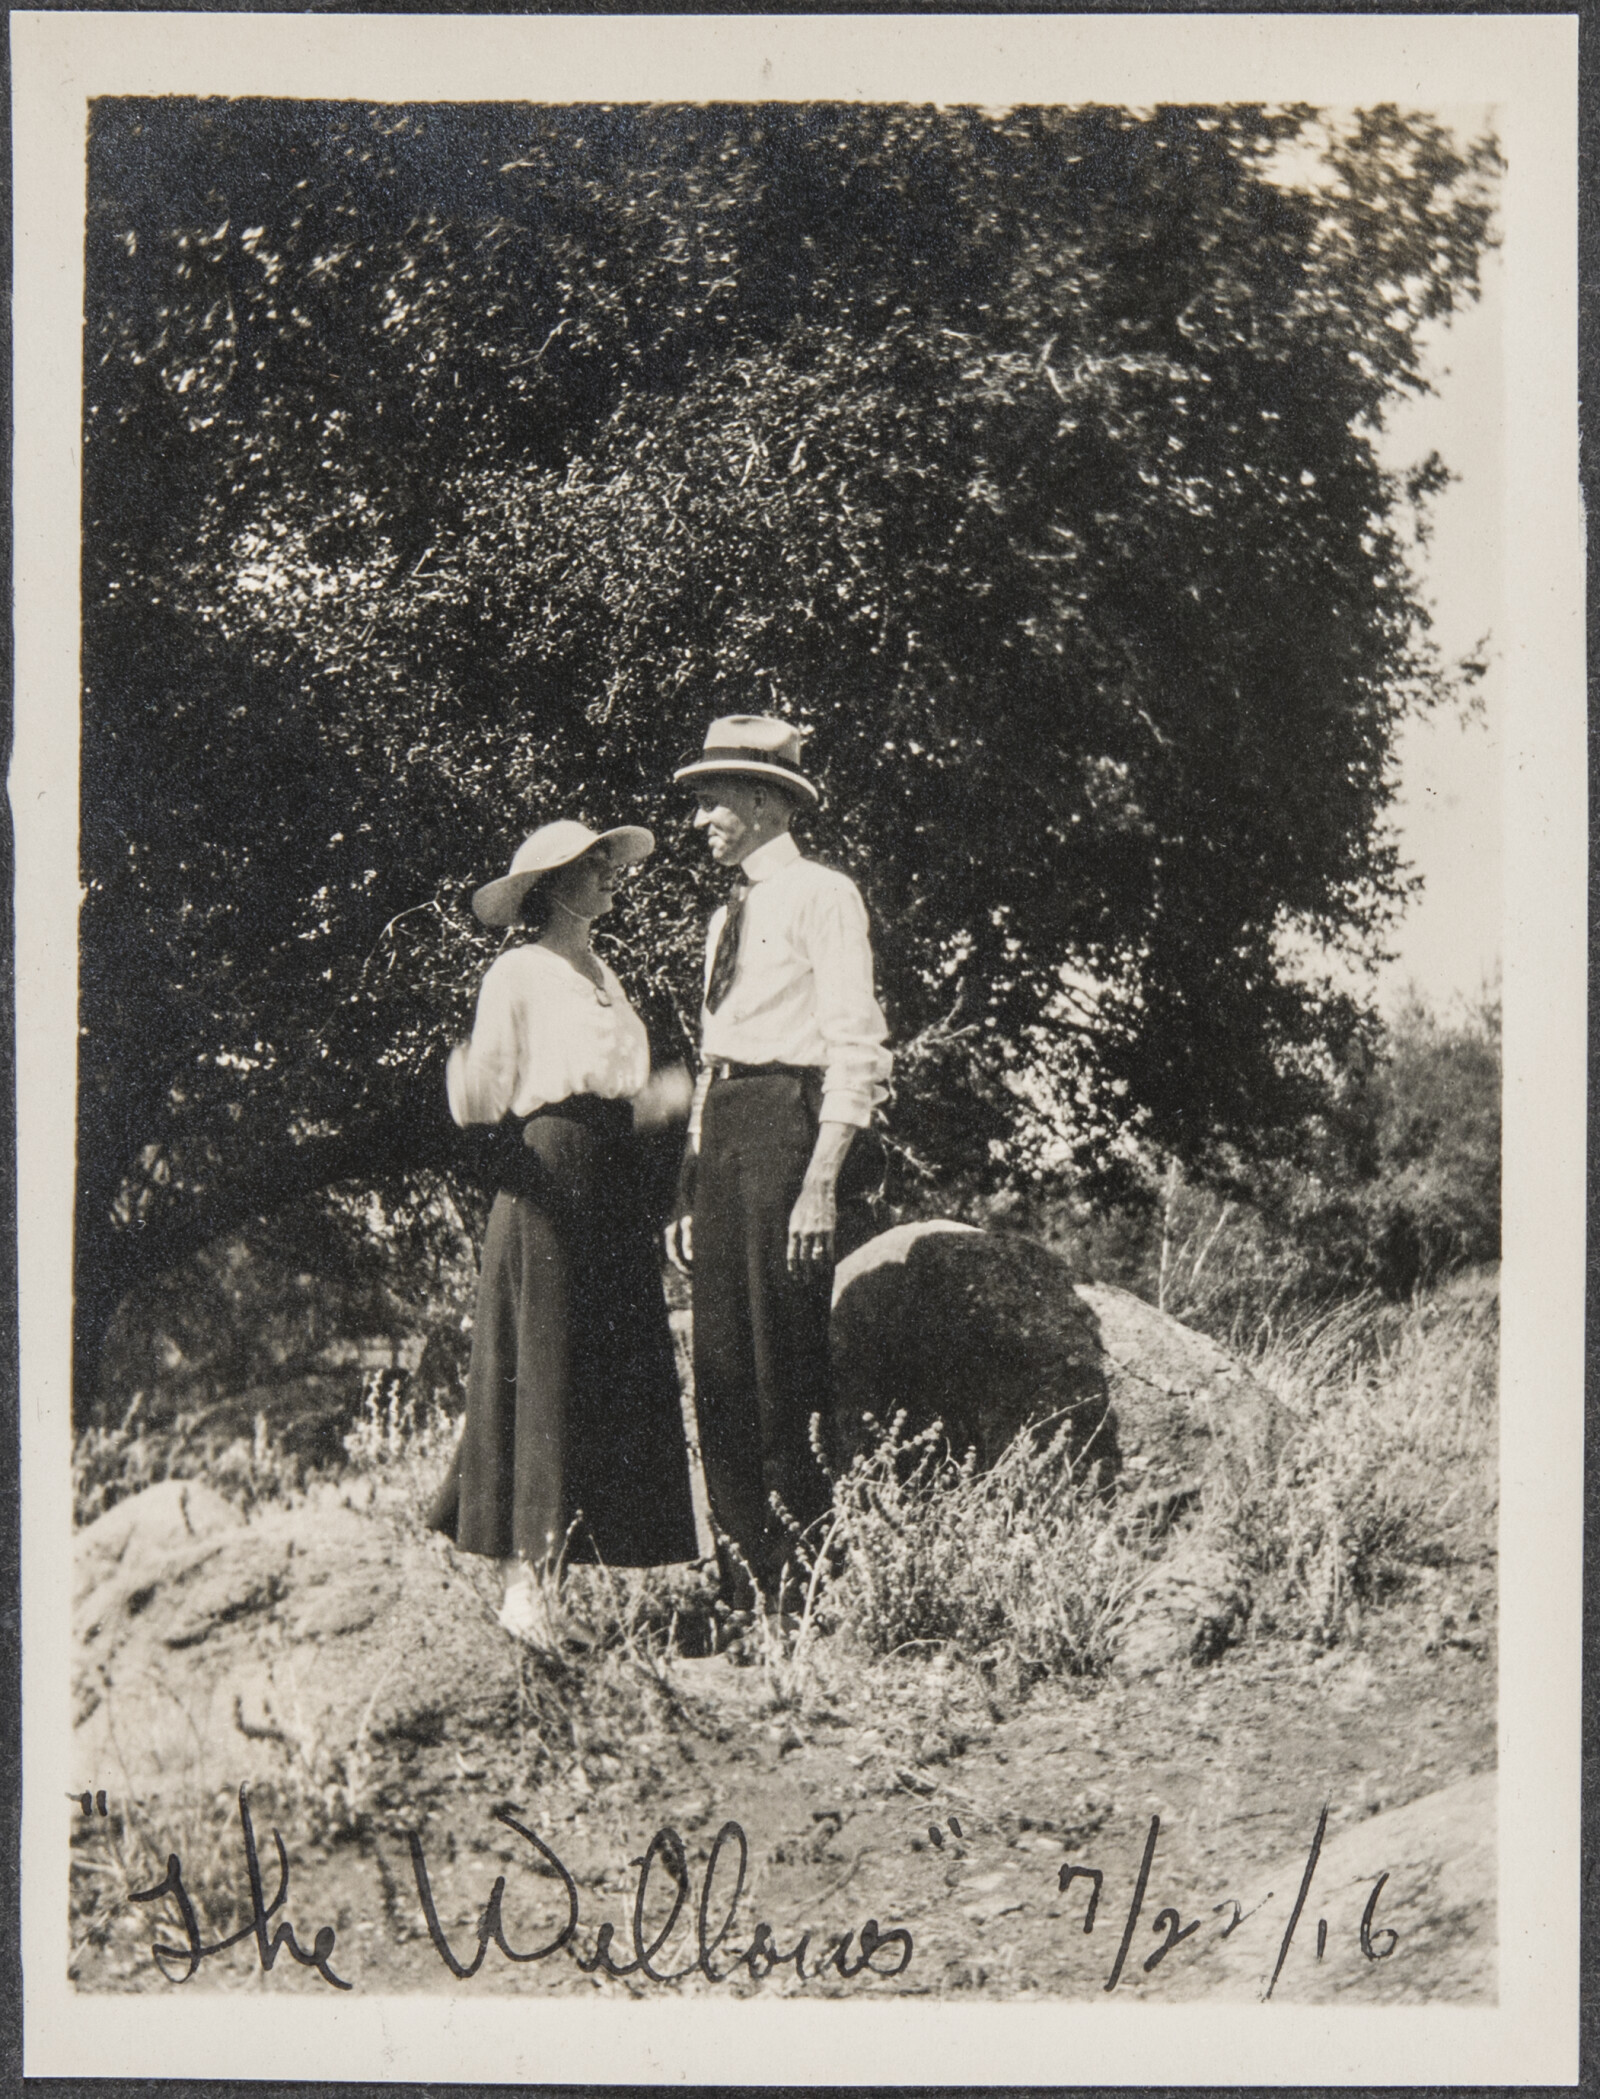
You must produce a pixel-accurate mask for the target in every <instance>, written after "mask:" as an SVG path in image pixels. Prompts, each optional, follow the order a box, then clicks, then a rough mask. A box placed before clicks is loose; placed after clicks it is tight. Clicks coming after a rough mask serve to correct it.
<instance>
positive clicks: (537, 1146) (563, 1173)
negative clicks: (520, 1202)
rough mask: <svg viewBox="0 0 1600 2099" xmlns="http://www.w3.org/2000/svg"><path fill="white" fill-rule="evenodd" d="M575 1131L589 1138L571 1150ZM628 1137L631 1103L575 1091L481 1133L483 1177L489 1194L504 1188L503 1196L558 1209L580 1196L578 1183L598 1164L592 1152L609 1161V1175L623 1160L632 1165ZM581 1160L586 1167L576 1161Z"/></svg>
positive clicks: (631, 1130) (631, 1129)
mask: <svg viewBox="0 0 1600 2099" xmlns="http://www.w3.org/2000/svg"><path fill="white" fill-rule="evenodd" d="M574 1132H582V1135H583V1137H584V1138H585V1139H587V1140H588V1141H587V1143H583V1144H580V1146H579V1147H578V1150H577V1151H576V1152H575V1151H574V1150H573V1148H572V1144H571V1134H572V1133H574ZM632 1138H633V1103H632V1102H631V1101H626V1100H601V1099H600V1097H599V1095H598V1094H594V1093H574V1094H571V1095H569V1096H568V1098H567V1099H566V1100H562V1101H547V1102H546V1103H545V1105H544V1106H543V1107H542V1108H535V1109H534V1111H533V1113H532V1114H531V1115H511V1114H507V1115H505V1116H503V1117H502V1118H501V1120H500V1122H499V1123H498V1124H497V1125H496V1126H495V1127H494V1128H493V1129H492V1130H488V1131H485V1133H484V1152H483V1164H482V1170H481V1171H482V1179H483V1182H484V1184H485V1185H486V1186H487V1187H488V1188H489V1190H490V1191H491V1193H498V1192H499V1191H500V1190H502V1189H503V1190H504V1191H505V1192H506V1193H507V1194H508V1195H524V1196H529V1197H531V1198H533V1199H534V1200H535V1201H540V1202H554V1203H556V1204H558V1205H559V1204H561V1203H563V1202H565V1201H569V1200H571V1199H572V1198H573V1197H575V1196H577V1195H578V1194H579V1188H580V1184H581V1183H583V1182H586V1181H587V1179H588V1177H589V1173H590V1171H591V1170H592V1169H593V1167H594V1166H597V1165H598V1164H599V1159H597V1157H596V1152H597V1151H598V1153H599V1155H600V1157H601V1158H603V1159H605V1160H606V1161H608V1162H609V1164H610V1170H611V1172H612V1174H613V1176H616V1175H617V1174H619V1173H620V1172H621V1171H622V1170H623V1167H624V1163H625V1162H627V1163H628V1164H629V1165H631V1160H632V1150H633V1146H632ZM584 1159H587V1160H588V1161H589V1162H591V1164H590V1166H588V1167H586V1166H584V1165H583V1164H582V1163H581V1162H582V1161H583V1160H584ZM574 1175H576V1179H574ZM616 1192H617V1193H618V1194H619V1195H620V1194H621V1193H622V1191H621V1190H620V1189H618V1190H617V1191H616Z"/></svg>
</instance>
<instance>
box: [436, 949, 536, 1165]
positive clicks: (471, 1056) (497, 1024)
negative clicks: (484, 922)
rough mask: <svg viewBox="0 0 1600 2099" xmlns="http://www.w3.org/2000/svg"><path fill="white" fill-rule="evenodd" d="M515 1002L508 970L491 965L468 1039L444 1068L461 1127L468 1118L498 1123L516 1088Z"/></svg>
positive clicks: (520, 1046) (521, 1046) (520, 1045)
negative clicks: (469, 1039) (470, 1037)
mask: <svg viewBox="0 0 1600 2099" xmlns="http://www.w3.org/2000/svg"><path fill="white" fill-rule="evenodd" d="M525 1020H526V1016H525V1015H519V1011H518V1003H517V1000H516V999H515V997H514V996H513V992H512V985H511V979H510V975H509V972H507V971H504V970H498V969H496V968H494V967H492V966H491V968H490V970H489V973H488V975H487V976H486V977H485V978H484V980H483V983H482V984H481V985H480V987H479V990H478V1009H477V1013H476V1015H475V1016H474V1018H473V1022H472V1040H471V1041H470V1042H458V1043H457V1044H456V1046H455V1048H454V1049H453V1050H452V1051H451V1052H450V1061H449V1063H448V1065H447V1066H446V1067H445V1088H446V1091H447V1093H448V1095H449V1100H450V1113H451V1115H452V1116H453V1117H454V1118H455V1120H456V1122H458V1123H459V1124H460V1125H461V1126H462V1128H463V1129H464V1128H465V1127H466V1126H467V1125H468V1124H469V1123H474V1122H498V1121H499V1120H500V1118H501V1116H502V1115H504V1114H505V1112H506V1110H507V1109H508V1108H509V1107H510V1105H511V1096H512V1094H513V1093H514V1092H515V1091H516V1085H517V1069H518V1054H519V1050H525V1049H526V1047H527V1045H525V1044H523V1043H521V1042H520V1040H519V1037H520V1032H521V1028H520V1026H519V1022H522V1023H525Z"/></svg>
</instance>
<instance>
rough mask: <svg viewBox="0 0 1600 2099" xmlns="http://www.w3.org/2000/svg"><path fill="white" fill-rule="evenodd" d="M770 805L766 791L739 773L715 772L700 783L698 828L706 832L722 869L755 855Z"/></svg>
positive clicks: (708, 843)
mask: <svg viewBox="0 0 1600 2099" xmlns="http://www.w3.org/2000/svg"><path fill="white" fill-rule="evenodd" d="M766 806H767V793H766V790H765V789H764V788H762V787H760V786H758V785H757V783H756V782H755V781H753V780H746V779H743V778H741V777H740V776H739V775H738V774H736V773H729V774H721V773H712V774H711V775H709V776H708V777H707V778H706V779H704V780H702V781H701V782H700V786H699V791H698V793H697V794H696V797H695V812H694V827H695V829H696V830H697V831H704V832H705V834H706V843H707V845H709V846H710V848H711V857H712V859H713V860H715V861H716V863H717V865H718V866H719V867H737V866H738V865H739V863H740V861H741V860H743V859H744V857H745V855H746V854H747V853H751V852H754V850H755V848H756V846H757V845H758V844H759V843H760V838H759V834H758V830H757V824H758V820H759V818H760V815H761V813H762V811H763V810H764V809H765V808H766Z"/></svg>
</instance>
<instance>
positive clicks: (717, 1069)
mask: <svg viewBox="0 0 1600 2099" xmlns="http://www.w3.org/2000/svg"><path fill="white" fill-rule="evenodd" d="M706 1070H707V1071H708V1072H709V1073H710V1075H711V1077H712V1078H714V1079H778V1078H788V1079H820V1078H821V1077H822V1068H821V1066H820V1065H816V1064H736V1063H735V1062H734V1061H733V1059H732V1058H731V1057H712V1058H710V1059H709V1060H708V1061H707V1064H706Z"/></svg>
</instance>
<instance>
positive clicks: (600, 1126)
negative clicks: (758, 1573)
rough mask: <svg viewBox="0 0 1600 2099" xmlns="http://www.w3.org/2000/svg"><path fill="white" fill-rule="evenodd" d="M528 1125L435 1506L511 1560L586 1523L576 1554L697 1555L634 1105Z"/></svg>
mask: <svg viewBox="0 0 1600 2099" xmlns="http://www.w3.org/2000/svg"><path fill="white" fill-rule="evenodd" d="M511 1135H512V1137H513V1139H515V1137H516V1132H515V1131H514V1130H513V1131H512V1133H511ZM523 1135H524V1137H525V1142H513V1144H512V1146H511V1148H510V1149H509V1150H505V1151H503V1152H502V1171H501V1176H500V1178H501V1183H502V1185H501V1187H500V1190H499V1192H498V1193H497V1194H496V1196H495V1200H494V1209H493V1211H492V1212H491V1213H490V1218H489V1230H488V1234H487V1236H486V1238H485V1240H484V1246H483V1265H482V1268H481V1270H480V1273H479V1277H478V1308H477V1317H476V1321H475V1324H474V1327H473V1334H472V1359H471V1362H470V1365H469V1367H468V1371H467V1418H466V1425H465V1428H464V1429H463V1431H462V1437H461V1443H460V1447H459V1449H458V1450H457V1452H456V1456H455V1459H454V1461H453V1463H452V1464H451V1467H450V1471H449V1473H448V1475H447V1476H446V1479H445V1482H444V1484H443V1486H442V1487H441V1488H440V1490H439V1494H438V1497H437V1499H436V1500H435V1502H434V1505H433V1509H432V1511H431V1513H430V1518H429V1520H430V1522H431V1523H432V1525H433V1527H434V1528H435V1529H436V1530H441V1531H444V1532H445V1533H446V1534H447V1535H448V1536H450V1537H452V1538H454V1539H455V1541H456V1543H457V1544H458V1545H459V1546H460V1547H461V1548H462V1550H463V1551H466V1552H479V1553H487V1554H489V1555H491V1556H492V1557H493V1558H496V1559H505V1558H508V1557H509V1556H510V1555H511V1554H513V1553H517V1554H522V1555H525V1556H526V1557H527V1558H529V1559H531V1560H535V1561H538V1560H542V1559H544V1558H546V1557H547V1556H548V1555H549V1554H551V1553H552V1552H553V1551H558V1550H560V1548H561V1547H562V1545H563V1544H564V1543H565V1541H566V1540H567V1538H568V1533H569V1531H570V1533H571V1543H570V1547H569V1548H568V1551H569V1557H571V1558H572V1559H577V1560H583V1559H595V1558H598V1559H602V1560H604V1561H606V1562H607V1563H608V1564H609V1565H611V1566H617V1567H647V1566H659V1565H662V1564H664V1563H665V1562H667V1561H671V1560H690V1559H693V1558H694V1557H695V1555H696V1550H697V1546H696V1539H695V1527H694V1509H693V1504H692V1502H691V1499H690V1493H689V1460H688V1450H687V1445H686V1442H685V1437H684V1426H683V1410H682V1403H681V1400H680V1398H679V1387H678V1371H677V1364H676V1360H675V1358H674V1354H673V1347H672V1331H671V1328H670V1326H669V1325H668V1323H667V1306H666V1299H665V1297H664V1296H663V1294H662V1288H661V1271H660V1266H659V1262H658V1258H657V1254H656V1247H655V1234H654V1231H653V1229H652V1227H651V1222H650V1219H649V1217H648V1215H647V1214H646V1211H645V1206H644V1201H643V1188H642V1183H641V1175H640V1168H639V1158H638V1150H637V1146H636V1142H635V1139H634V1136H633V1129H632V1122H631V1116H630V1112H629V1110H628V1109H627V1107H626V1106H625V1105H623V1104H620V1103H616V1102H610V1101H599V1100H596V1099H594V1098H593V1097H592V1096H589V1095H584V1096H582V1097H581V1098H579V1099H577V1100H573V1101H564V1102H561V1103H559V1104H558V1105H557V1106H556V1107H553V1108H549V1109H546V1110H543V1111H542V1112H541V1113H540V1114H538V1115H536V1116H534V1117H532V1118H531V1119H530V1120H529V1121H528V1123H527V1124H526V1125H525V1127H524V1132H523ZM508 1182H514V1183H515V1184H516V1185H515V1192H514V1191H513V1188H512V1187H511V1186H508V1185H506V1184H507V1183H508ZM574 1526H575V1527H574Z"/></svg>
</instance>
